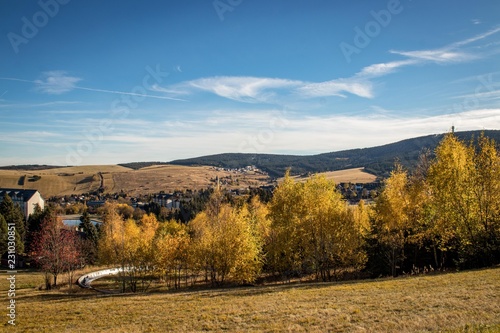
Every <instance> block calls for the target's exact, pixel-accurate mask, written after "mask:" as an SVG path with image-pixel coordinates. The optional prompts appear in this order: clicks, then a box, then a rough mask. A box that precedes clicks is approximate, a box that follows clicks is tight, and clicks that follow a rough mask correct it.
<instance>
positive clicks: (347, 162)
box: [170, 130, 500, 177]
mask: <svg viewBox="0 0 500 333" xmlns="http://www.w3.org/2000/svg"><path fill="white" fill-rule="evenodd" d="M482 132H484V135H485V136H487V137H490V138H492V139H494V140H495V141H496V142H497V144H500V130H489V131H486V130H485V131H467V132H456V133H455V135H456V136H457V137H458V138H460V139H461V140H463V141H465V142H469V141H470V140H471V139H472V138H477V137H479V136H480V135H481V133H482ZM443 137H444V134H438V135H428V136H422V137H418V138H413V139H407V140H403V141H399V142H396V143H391V144H387V145H383V146H378V147H372V148H362V149H351V150H344V151H338V152H332V153H324V154H318V155H309V156H297V155H276V154H243V153H226V154H217V155H209V156H202V157H196V158H189V159H183V160H176V161H172V162H170V163H171V164H177V165H211V166H218V167H223V168H241V167H245V166H247V165H255V166H256V167H258V168H260V169H261V170H264V171H266V172H268V173H269V175H270V176H272V177H280V176H282V175H283V174H284V173H285V170H286V169H287V168H291V170H292V173H293V174H300V173H306V172H323V171H335V170H342V169H347V168H357V167H365V170H366V171H368V172H370V173H373V174H375V175H377V176H382V177H385V176H387V175H388V174H389V173H390V171H391V170H392V168H393V166H394V163H395V161H397V160H398V161H399V162H400V163H401V164H403V165H404V166H406V167H408V168H410V169H411V168H412V167H414V166H415V165H416V164H417V161H418V157H419V155H420V154H421V152H422V151H423V150H424V149H429V150H430V152H431V153H432V152H434V150H435V148H436V147H437V145H438V144H439V142H440V141H441V140H442V139H443Z"/></svg>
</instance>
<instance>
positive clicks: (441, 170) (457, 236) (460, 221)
mask: <svg viewBox="0 0 500 333" xmlns="http://www.w3.org/2000/svg"><path fill="white" fill-rule="evenodd" d="M428 178H429V180H428V181H429V184H430V186H431V190H432V195H433V199H432V200H433V206H432V207H433V209H434V214H436V217H435V218H436V222H435V228H436V230H437V232H438V233H439V234H440V244H439V247H440V249H441V250H443V251H445V252H452V253H453V252H457V251H460V248H461V247H462V245H464V244H465V243H464V242H466V239H467V238H470V237H472V236H473V234H474V233H473V230H474V229H475V227H474V224H475V216H474V215H475V214H476V212H477V201H476V200H475V198H474V197H475V189H474V182H473V179H474V151H473V148H472V146H467V145H466V144H464V143H463V142H461V141H460V140H459V139H458V138H457V137H456V136H455V135H454V134H448V135H446V136H445V138H444V139H443V140H442V141H441V143H440V144H439V146H438V147H437V149H436V159H435V161H434V163H432V165H431V166H430V168H429V177H428ZM464 237H465V238H464Z"/></svg>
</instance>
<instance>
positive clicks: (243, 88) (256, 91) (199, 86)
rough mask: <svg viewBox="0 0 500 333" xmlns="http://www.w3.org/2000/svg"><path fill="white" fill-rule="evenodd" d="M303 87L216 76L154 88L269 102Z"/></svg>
mask: <svg viewBox="0 0 500 333" xmlns="http://www.w3.org/2000/svg"><path fill="white" fill-rule="evenodd" d="M300 85H303V82H301V81H296V80H288V79H277V78H265V77H249V76H215V77H207V78H200V79H196V80H192V81H185V82H181V83H179V84H176V85H172V86H169V87H167V88H162V87H159V86H157V85H156V86H153V90H154V91H158V92H164V93H170V94H177V95H187V94H190V93H191V92H193V91H196V90H198V91H206V92H210V93H213V94H215V95H218V96H221V97H224V98H228V99H231V100H235V101H240V102H248V103H254V102H267V101H269V100H271V99H272V98H273V97H274V96H275V94H276V91H277V90H280V89H290V88H293V87H297V86H300Z"/></svg>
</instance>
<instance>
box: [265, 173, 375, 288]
mask: <svg viewBox="0 0 500 333" xmlns="http://www.w3.org/2000/svg"><path fill="white" fill-rule="evenodd" d="M270 218H271V232H270V239H269V244H268V246H267V247H266V248H267V255H268V257H269V259H270V260H269V264H270V266H271V267H272V268H273V269H274V270H276V271H277V272H279V273H281V274H284V275H285V277H290V275H292V274H294V273H297V274H301V273H309V272H311V273H313V272H314V273H316V276H317V278H321V279H322V280H330V279H332V278H333V277H334V276H335V273H336V272H337V271H338V270H339V269H341V268H346V267H355V268H359V267H360V266H362V265H363V264H364V262H365V259H366V258H365V254H364V252H363V251H362V249H361V246H362V243H363V242H362V237H361V233H360V228H359V227H358V226H357V225H356V222H355V217H354V214H353V211H352V210H350V209H348V207H347V204H346V203H345V202H344V200H343V199H342V196H341V194H340V193H338V192H337V191H336V186H335V183H334V182H332V181H328V180H326V179H325V178H324V177H318V176H315V177H312V178H310V179H308V180H307V181H306V182H305V183H296V182H294V181H293V179H292V178H291V177H290V175H289V173H288V172H287V173H286V174H285V178H284V180H283V182H282V183H281V184H280V185H279V186H278V188H277V189H276V190H275V192H274V196H273V200H272V201H271V205H270Z"/></svg>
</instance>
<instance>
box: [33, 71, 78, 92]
mask: <svg viewBox="0 0 500 333" xmlns="http://www.w3.org/2000/svg"><path fill="white" fill-rule="evenodd" d="M81 80H82V79H81V78H79V77H74V76H69V75H68V74H67V72H65V71H49V72H43V73H42V78H41V79H38V80H35V85H36V87H35V89H36V90H37V91H39V92H42V93H46V94H51V95H60V94H62V93H65V92H68V91H71V90H73V89H75V88H76V84H77V83H78V82H79V81H81Z"/></svg>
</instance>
